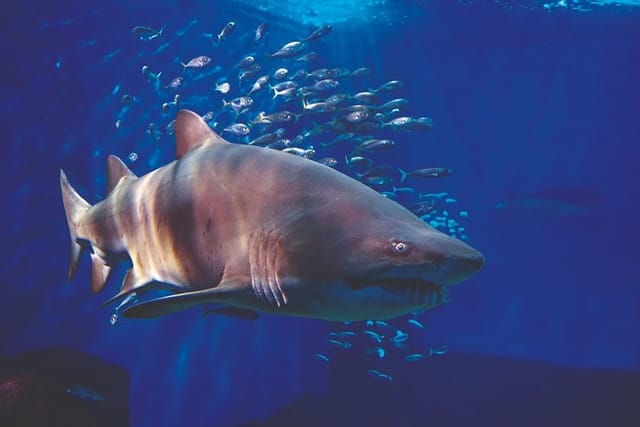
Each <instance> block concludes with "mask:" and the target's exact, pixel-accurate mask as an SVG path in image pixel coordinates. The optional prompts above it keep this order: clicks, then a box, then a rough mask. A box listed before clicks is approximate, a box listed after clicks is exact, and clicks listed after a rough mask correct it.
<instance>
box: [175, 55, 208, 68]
mask: <svg viewBox="0 0 640 427" xmlns="http://www.w3.org/2000/svg"><path fill="white" fill-rule="evenodd" d="M212 62H213V59H211V58H210V57H208V56H206V55H201V56H196V57H195V58H192V59H190V60H189V62H187V63H186V64H185V63H184V62H181V63H180V65H182V68H183V69H185V70H187V69H191V70H197V69H200V68H204V67H207V66H209V65H211V63H212Z"/></svg>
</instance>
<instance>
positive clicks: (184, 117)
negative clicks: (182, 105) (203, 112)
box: [176, 110, 227, 159]
mask: <svg viewBox="0 0 640 427" xmlns="http://www.w3.org/2000/svg"><path fill="white" fill-rule="evenodd" d="M205 142H206V143H208V142H215V143H226V142H227V141H225V140H224V139H222V138H221V137H220V136H219V135H218V134H216V133H215V132H214V131H213V130H211V128H210V127H209V125H208V124H207V122H205V121H204V120H203V119H202V117H200V116H199V115H198V114H196V113H194V112H193V111H190V110H180V111H178V116H177V117H176V158H178V159H179V158H181V157H182V156H184V155H185V154H186V153H188V152H189V151H191V150H193V149H196V148H198V147H200V146H201V145H202V144H204V143H205Z"/></svg>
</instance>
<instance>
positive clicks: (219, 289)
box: [60, 110, 484, 321]
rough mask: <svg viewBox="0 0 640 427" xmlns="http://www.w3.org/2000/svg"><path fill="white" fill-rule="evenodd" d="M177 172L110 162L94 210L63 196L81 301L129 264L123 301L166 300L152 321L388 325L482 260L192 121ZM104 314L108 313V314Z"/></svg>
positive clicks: (384, 208)
mask: <svg viewBox="0 0 640 427" xmlns="http://www.w3.org/2000/svg"><path fill="white" fill-rule="evenodd" d="M176 145H177V150H176V151H177V160H176V161H174V162H172V163H170V164H168V165H165V166H163V167H160V168H158V169H156V170H153V171H151V172H150V173H148V174H146V175H144V176H141V177H137V176H135V175H134V174H133V173H132V172H131V171H130V170H129V169H128V168H127V167H126V166H125V165H124V163H122V161H120V160H119V159H118V158H117V157H115V156H110V157H109V159H108V196H107V197H106V198H105V199H104V200H103V201H101V202H99V203H97V204H95V205H93V206H91V205H90V204H89V203H88V202H86V201H85V200H84V199H83V198H82V197H81V196H80V195H79V194H78V193H77V192H76V191H75V190H74V189H73V188H72V187H71V185H70V184H69V182H68V180H67V178H66V175H65V174H64V172H63V171H61V175H60V183H61V188H62V196H63V202H64V207H65V211H66V216H67V221H68V224H69V230H70V237H71V262H70V268H69V280H71V279H73V277H74V275H75V273H76V271H77V268H78V264H79V261H80V257H81V254H82V252H83V250H84V249H87V248H88V249H90V251H91V259H92V289H93V291H94V292H99V291H100V290H102V289H103V288H104V286H105V282H106V281H107V280H108V278H109V276H110V274H111V271H112V268H113V267H114V266H115V265H116V264H118V263H119V262H121V261H126V260H129V261H130V263H131V268H130V269H129V270H128V272H127V273H126V275H125V278H124V280H123V283H122V287H121V289H120V292H118V293H117V294H116V295H115V296H114V297H113V298H111V299H110V300H109V301H115V300H117V299H119V298H123V297H125V296H127V295H129V294H131V293H133V292H140V291H144V290H145V289H149V288H153V287H165V288H167V289H170V290H171V291H172V292H173V294H172V295H169V296H163V297H160V298H155V299H152V300H149V301H145V302H142V303H139V304H137V305H134V306H132V307H130V308H129V309H127V310H126V311H125V313H124V314H125V316H128V317H156V316H160V315H164V314H167V313H171V312H175V311H179V310H183V309H186V308H190V307H193V306H197V305H203V304H222V305H224V306H228V307H235V308H238V309H249V310H256V311H263V312H268V313H274V314H282V315H290V316H303V317H312V318H320V319H328V320H339V321H347V320H351V321H353V320H364V319H372V318H373V319H386V318H391V317H395V316H398V315H402V314H405V313H408V312H411V311H415V310H420V309H425V308H432V307H435V306H437V305H440V304H441V303H442V302H443V301H444V299H445V297H446V288H447V287H448V286H450V285H455V284H457V283H459V282H461V281H463V280H465V279H467V278H469V277H470V276H471V275H473V274H474V273H475V272H476V271H478V270H479V269H480V268H481V266H482V265H483V263H484V257H483V256H482V254H481V253H480V252H478V251H477V250H475V249H473V248H472V247H470V246H468V245H467V244H465V243H463V242H461V241H459V240H457V239H454V238H451V237H449V236H447V235H445V234H443V233H441V232H439V231H436V230H434V229H433V228H431V227H429V226H428V225H426V224H425V223H423V222H422V221H420V220H419V219H418V218H417V217H416V216H415V215H414V214H412V213H411V212H410V211H408V210H407V209H405V208H404V207H402V206H401V205H399V204H397V203H395V202H393V201H391V200H389V199H387V198H385V197H383V196H382V195H380V194H378V193H377V192H375V191H374V190H372V189H370V188H369V187H367V186H365V185H363V184H361V183H360V182H358V181H356V180H354V179H352V178H349V177H347V176H346V175H344V174H342V173H340V172H338V171H335V170H333V169H331V168H329V167H327V166H324V165H321V164H318V163H315V162H313V161H310V160H307V159H303V158H300V157H297V156H294V155H291V154H287V153H282V152H279V151H276V150H270V149H265V148H260V147H253V146H247V145H240V144H231V143H228V142H227V141H225V140H224V139H222V138H221V137H220V136H218V135H217V134H216V133H215V132H213V131H212V130H211V129H210V128H209V127H208V125H207V124H206V123H205V122H204V121H203V120H202V119H201V117H200V116H199V115H197V114H195V113H193V112H191V111H187V110H182V111H180V112H179V113H178V117H177V119H176ZM109 301H108V302H109Z"/></svg>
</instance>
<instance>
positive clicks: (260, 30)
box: [254, 22, 267, 42]
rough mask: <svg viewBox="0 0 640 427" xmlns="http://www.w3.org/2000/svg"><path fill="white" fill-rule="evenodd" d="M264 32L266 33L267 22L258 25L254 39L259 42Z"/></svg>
mask: <svg viewBox="0 0 640 427" xmlns="http://www.w3.org/2000/svg"><path fill="white" fill-rule="evenodd" d="M266 33H267V24H266V23H264V22H263V23H262V24H260V25H258V28H256V35H255V38H254V41H256V42H259V41H260V40H262V39H263V38H264V36H265V34H266Z"/></svg>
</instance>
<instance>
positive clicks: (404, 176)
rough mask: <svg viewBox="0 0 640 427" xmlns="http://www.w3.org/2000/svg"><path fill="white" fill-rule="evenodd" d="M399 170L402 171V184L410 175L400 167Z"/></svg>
mask: <svg viewBox="0 0 640 427" xmlns="http://www.w3.org/2000/svg"><path fill="white" fill-rule="evenodd" d="M398 171H400V184H402V183H403V182H404V180H405V179H407V177H408V176H409V173H408V172H405V171H403V170H402V169H400V168H398Z"/></svg>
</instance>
